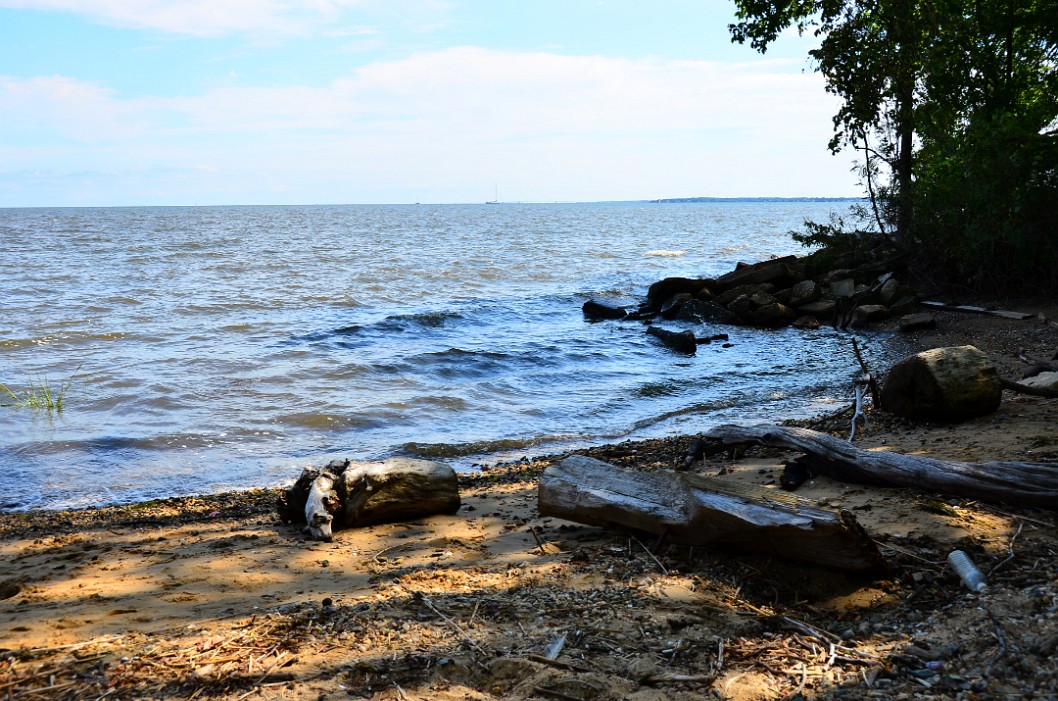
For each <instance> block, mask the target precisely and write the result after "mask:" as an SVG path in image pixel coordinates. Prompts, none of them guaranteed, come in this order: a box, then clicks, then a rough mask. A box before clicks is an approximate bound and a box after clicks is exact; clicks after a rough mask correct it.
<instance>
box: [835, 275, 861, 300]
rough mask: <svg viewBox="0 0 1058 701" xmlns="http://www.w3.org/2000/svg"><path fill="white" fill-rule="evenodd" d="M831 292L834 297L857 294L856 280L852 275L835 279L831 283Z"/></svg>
mask: <svg viewBox="0 0 1058 701" xmlns="http://www.w3.org/2000/svg"><path fill="white" fill-rule="evenodd" d="M830 294H831V296H833V297H851V296H852V295H854V294H856V281H855V280H853V279H852V278H850V277H847V278H843V279H841V280H834V281H833V282H832V283H830Z"/></svg>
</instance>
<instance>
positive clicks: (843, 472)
mask: <svg viewBox="0 0 1058 701" xmlns="http://www.w3.org/2000/svg"><path fill="white" fill-rule="evenodd" d="M705 437H706V438H707V439H710V440H713V441H717V442H719V443H720V444H722V445H727V446H734V445H745V444H758V445H766V446H771V447H774V448H789V449H793V450H799V451H802V452H804V453H806V454H807V456H806V457H807V458H808V463H809V464H810V465H811V467H812V469H813V470H814V471H815V472H816V473H817V474H825V475H828V476H830V477H833V478H835V479H839V480H843V481H849V482H860V483H867V484H881V485H891V486H898V487H913V488H915V489H919V490H923V491H929V492H942V493H945V494H952V495H955V496H962V497H970V498H973V499H981V500H982V501H992V502H1008V503H1011V504H1020V505H1024V506H1037V507H1042V508H1047V509H1058V464H1051V463H1032V462H1010V461H998V462H979V463H972V462H958V461H955V460H940V459H938V458H928V457H924V456H918V455H902V454H900V453H891V452H884V451H868V450H862V449H860V448H857V447H856V446H854V445H853V444H851V443H849V442H848V441H844V440H841V439H840V438H835V437H833V436H830V435H827V434H825V433H819V432H817V431H811V430H809V429H806V428H796V427H792V426H735V425H725V426H718V427H716V428H714V429H713V430H711V431H709V432H708V434H706V436H705Z"/></svg>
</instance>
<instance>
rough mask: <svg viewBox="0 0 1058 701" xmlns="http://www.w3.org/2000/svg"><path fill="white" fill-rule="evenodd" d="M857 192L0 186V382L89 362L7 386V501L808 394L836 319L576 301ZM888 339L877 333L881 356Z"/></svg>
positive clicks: (96, 492)
mask: <svg viewBox="0 0 1058 701" xmlns="http://www.w3.org/2000/svg"><path fill="white" fill-rule="evenodd" d="M846 207H847V205H845V204H842V203H808V202H780V203H760V202H722V203H707V204H586V205H585V204H570V205H514V204H510V205H507V204H504V205H490V206H486V205H442V206H426V205H423V206H412V205H409V206H318V207H283V206H275V207H201V208H106V209H6V210H0V255H2V266H0V275H2V285H0V383H3V384H6V385H8V386H10V387H11V388H12V389H15V390H16V391H24V390H25V389H27V388H29V387H30V386H31V385H34V384H38V383H40V382H42V381H47V382H48V383H49V384H50V385H51V386H52V388H53V389H55V388H57V387H58V386H60V385H61V384H63V383H66V382H70V383H72V384H71V386H70V389H69V391H68V393H67V395H66V397H65V408H64V410H63V411H62V412H61V413H60V412H54V411H40V410H33V409H28V408H18V407H10V406H9V407H4V408H0V508H5V509H12V508H26V507H65V506H73V505H92V504H101V503H110V502H125V501H130V500H136V499H145V498H153V497H160V496H169V495H175V494H191V493H203V492H210V491H216V490H222V489H230V488H241V487H252V486H264V485H270V484H275V483H278V482H281V481H283V480H286V479H289V478H292V477H293V476H295V475H296V473H297V472H298V471H299V470H300V467H301V466H303V465H307V464H316V463H320V462H322V461H325V460H328V459H330V458H332V457H338V456H342V457H353V458H359V459H373V458H378V457H384V456H390V455H396V454H406V455H418V456H426V457H431V458H438V459H443V460H448V461H450V462H452V463H453V464H454V465H455V466H456V467H457V468H459V467H465V466H468V465H470V464H472V463H474V462H479V461H481V460H484V459H487V458H506V457H512V456H521V455H525V454H534V453H537V454H539V453H543V452H548V451H551V450H556V449H559V448H564V447H568V446H571V445H585V444H592V443H599V442H606V441H613V440H623V439H626V438H643V437H650V436H659V435H668V434H674V433H685V432H695V431H698V430H701V429H703V428H706V427H708V426H710V425H713V424H715V423H717V422H720V421H729V420H747V419H761V418H774V417H776V416H791V415H797V414H806V413H810V412H812V411H815V410H817V409H818V408H819V406H820V403H821V402H825V401H827V400H832V399H834V398H841V399H844V397H845V396H846V394H847V387H848V383H849V380H850V378H851V377H852V371H853V362H852V357H851V352H850V350H849V347H848V345H847V341H846V339H845V338H844V337H843V336H842V335H840V334H838V333H836V332H834V331H832V330H826V329H824V330H820V331H816V332H810V333H803V332H799V331H794V330H781V331H770V332H768V331H756V330H751V329H741V328H723V329H720V328H705V327H703V328H701V333H702V334H711V333H717V332H721V331H726V332H727V333H729V334H730V336H731V342H732V343H734V347H733V348H729V349H721V348H719V347H718V346H703V347H701V349H700V351H699V354H698V355H697V356H696V357H692V358H686V357H682V356H678V355H674V354H673V353H671V352H669V351H667V350H665V349H664V348H663V347H661V346H659V345H658V344H657V342H656V340H655V339H653V338H652V337H649V336H647V335H646V334H645V333H644V332H643V328H642V326H640V325H636V324H627V323H616V322H605V323H595V324H591V323H587V322H585V321H584V319H583V317H582V315H581V312H580V307H581V305H582V304H583V302H584V301H585V300H586V299H588V298H589V297H596V298H602V299H608V300H610V301H616V302H625V303H634V302H637V301H639V299H640V298H641V296H642V295H643V294H644V292H645V290H646V287H647V286H648V285H649V284H650V283H651V282H653V281H655V280H657V279H660V278H662V277H665V276H669V275H688V276H699V275H716V274H720V273H722V272H725V271H727V270H729V269H731V268H732V267H733V266H734V265H735V263H736V262H737V261H739V260H759V259H763V258H766V257H768V256H770V255H773V254H786V253H791V252H797V251H798V250H799V248H798V246H797V244H795V243H794V242H793V241H791V240H790V239H789V237H788V236H786V232H787V231H789V230H790V229H794V228H797V227H798V226H799V225H800V223H801V222H802V221H803V220H804V219H805V218H806V217H808V218H814V219H817V220H822V219H825V218H826V217H827V215H828V213H829V212H830V211H832V210H835V209H837V210H843V209H845V208H846ZM681 251H683V252H684V253H683V254H682V255H676V253H677V252H681ZM891 343H892V342H891V341H889V340H885V339H874V340H872V341H870V342H869V352H870V353H871V354H872V356H873V357H874V358H876V359H878V362H880V363H881V362H884V361H885V359H886V358H888V357H890V356H891V354H892V353H894V352H895V351H894V349H893V348H892V347H891ZM0 401H3V400H0Z"/></svg>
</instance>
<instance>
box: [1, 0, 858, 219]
mask: <svg viewBox="0 0 1058 701" xmlns="http://www.w3.org/2000/svg"><path fill="white" fill-rule="evenodd" d="M733 13H734V6H733V3H732V2H729V0H693V1H692V0H654V2H651V3H645V2H642V0H521V1H520V2H514V1H512V0H468V1H463V0H303V1H295V0H138V1H137V2H122V1H120V0H0V206H77V205H99V206H109V205H149V204H158V205H164V204H188V205H196V204H284V203H304V204H312V203H388V202H480V201H483V200H486V199H492V198H493V197H494V195H495V194H496V192H497V190H498V193H499V197H500V199H502V200H510V201H538V202H539V201H545V202H546V201H595V200H615V199H648V198H655V197H686V196H717V197H737V196H785V197H793V196H854V195H858V194H860V188H859V187H858V186H857V182H856V177H855V175H854V174H853V173H852V172H851V170H850V169H851V167H852V156H851V155H849V154H841V155H839V156H832V155H831V154H830V153H829V152H828V151H827V149H826V144H827V141H828V139H829V138H830V135H831V116H832V115H833V113H834V112H835V109H836V103H835V102H834V98H833V97H831V96H829V95H827V94H826V93H825V91H824V90H823V83H822V79H821V78H820V77H819V76H818V75H816V74H814V73H813V72H812V71H811V70H810V66H809V64H808V62H807V58H806V55H807V53H806V52H807V51H808V49H809V48H810V46H811V43H810V42H811V39H810V38H801V37H797V36H796V35H791V36H788V37H785V38H784V39H783V40H781V41H780V42H778V43H777V44H776V46H775V47H774V48H773V50H771V51H769V53H768V54H767V55H766V56H760V55H759V54H757V53H755V52H754V51H753V50H752V49H750V48H749V47H746V46H739V45H735V44H731V42H730V40H729V38H728V33H727V25H728V24H729V23H730V22H732V21H733Z"/></svg>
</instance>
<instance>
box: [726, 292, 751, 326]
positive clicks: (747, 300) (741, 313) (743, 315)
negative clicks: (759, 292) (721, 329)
mask: <svg viewBox="0 0 1058 701" xmlns="http://www.w3.org/2000/svg"><path fill="white" fill-rule="evenodd" d="M755 308H756V307H755V306H754V305H753V300H752V299H751V295H742V296H740V297H739V298H738V299H736V300H734V301H733V302H731V304H729V305H727V309H728V311H730V312H731V313H732V314H734V315H735V316H736V317H738V320H739V322H745V323H749V314H750V312H752V311H753V310H754V309H755Z"/></svg>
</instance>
